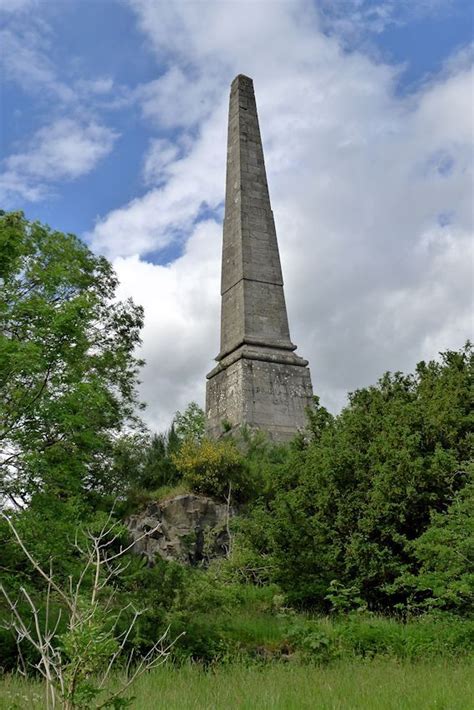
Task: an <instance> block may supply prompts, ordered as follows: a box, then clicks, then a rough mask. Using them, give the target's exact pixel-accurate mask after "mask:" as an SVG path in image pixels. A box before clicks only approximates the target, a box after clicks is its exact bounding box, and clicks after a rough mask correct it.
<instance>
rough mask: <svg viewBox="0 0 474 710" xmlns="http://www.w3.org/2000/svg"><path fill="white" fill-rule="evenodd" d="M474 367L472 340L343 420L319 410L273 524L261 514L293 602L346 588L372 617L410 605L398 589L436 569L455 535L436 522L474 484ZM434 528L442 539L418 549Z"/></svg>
mask: <svg viewBox="0 0 474 710" xmlns="http://www.w3.org/2000/svg"><path fill="white" fill-rule="evenodd" d="M473 364H474V354H473V350H472V346H471V345H470V344H469V343H468V344H467V345H466V347H465V348H464V349H462V350H461V351H459V352H452V351H448V352H446V353H443V354H442V356H441V359H440V361H439V362H435V361H433V362H429V363H424V362H422V363H420V364H419V365H418V367H417V369H416V372H415V374H414V375H403V374H402V373H395V374H390V373H387V374H386V375H384V376H383V377H382V378H381V380H380V381H379V382H378V384H377V385H376V386H372V387H367V388H364V389H361V390H358V391H356V392H354V393H353V394H352V395H350V400H349V404H348V406H347V407H346V408H345V410H343V412H342V413H341V414H340V415H339V416H338V417H336V418H335V419H334V420H331V419H330V418H328V417H327V416H326V413H325V412H321V411H318V405H316V411H315V412H314V413H313V415H312V421H311V432H312V436H310V437H309V443H307V444H306V445H305V443H304V441H303V442H302V441H299V442H298V447H294V450H293V452H292V455H291V456H290V459H289V462H288V465H287V466H285V467H284V468H283V470H282V471H280V472H278V475H277V476H275V488H274V490H275V494H274V499H273V500H272V501H271V502H270V503H269V510H267V513H266V515H264V517H263V520H262V511H261V509H260V510H259V512H258V515H259V524H260V527H263V528H265V535H263V534H262V535H261V536H260V537H261V539H262V540H263V539H266V540H267V541H268V542H267V550H266V551H267V552H270V554H271V557H272V563H273V570H274V579H275V581H277V582H279V583H280V584H281V585H282V587H283V588H284V589H285V591H286V592H287V594H288V595H289V597H290V598H291V600H292V601H294V602H297V603H300V604H305V605H315V606H320V607H322V608H326V606H327V599H326V597H327V595H328V593H330V585H331V582H332V581H333V580H336V581H337V582H338V583H339V585H342V587H344V588H347V589H348V588H353V590H354V594H356V595H357V596H359V597H361V598H362V599H363V600H364V601H365V602H367V603H368V604H369V606H371V608H373V609H379V610H388V609H393V608H394V607H395V606H397V607H399V606H400V605H402V606H403V605H404V604H405V602H406V601H407V598H408V594H407V591H406V590H405V589H404V588H403V587H402V586H401V585H397V584H396V580H397V579H398V578H404V577H405V576H406V575H417V574H418V573H419V571H420V566H421V564H423V565H425V566H426V564H427V557H426V554H427V550H429V549H430V548H429V545H431V544H432V541H433V540H434V537H435V535H436V534H437V535H438V537H439V535H440V534H442V532H440V531H441V530H444V529H445V528H444V526H442V525H441V523H440V522H439V521H440V520H442V519H444V518H442V517H441V518H439V517H437V514H439V515H440V516H443V515H444V514H445V513H446V511H447V510H448V508H449V506H450V505H451V504H452V501H453V499H454V498H455V496H456V495H457V494H458V491H461V490H462V489H463V488H464V487H465V486H466V484H467V481H468V480H469V473H468V468H469V460H470V459H472V441H473V439H472V424H473V416H472V402H471V396H472V394H471V393H472V372H473ZM463 511H464V512H463V515H464V516H466V515H469V514H471V515H472V512H471V513H469V510H468V508H467V507H465V508H464V509H463ZM450 519H451V520H452V523H451V528H450V529H452V526H454V524H455V522H456V520H457V518H453V517H452V514H451V517H450ZM432 520H434V521H438V523H437V528H436V530H437V531H438V532H437V533H435V531H432V533H431V534H428V533H427V534H426V537H425V538H422V539H423V540H424V542H423V544H422V543H420V546H418V547H417V546H416V544H415V541H417V540H418V539H419V538H420V536H423V535H424V533H425V531H426V530H427V529H428V528H429V526H430V524H431V523H432ZM440 525H441V527H440ZM446 530H447V528H446ZM253 537H254V538H255V539H257V538H258V535H256V534H255V531H254V532H253ZM463 554H465V553H463ZM423 555H424V556H423ZM433 564H435V562H434V556H433ZM436 564H438V563H436ZM438 566H439V564H438ZM426 569H428V567H426ZM453 569H454V567H453ZM333 586H334V585H333Z"/></svg>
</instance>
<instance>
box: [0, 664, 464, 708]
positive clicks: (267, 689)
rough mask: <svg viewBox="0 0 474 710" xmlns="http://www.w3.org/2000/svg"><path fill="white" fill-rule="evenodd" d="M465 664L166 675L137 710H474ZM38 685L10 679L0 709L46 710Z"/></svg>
mask: <svg viewBox="0 0 474 710" xmlns="http://www.w3.org/2000/svg"><path fill="white" fill-rule="evenodd" d="M472 670H473V668H472V666H471V665H470V664H469V663H467V662H466V661H462V662H453V661H451V662H442V661H437V662H432V663H429V664H428V663H424V662H419V663H400V662H398V661H396V660H395V659H382V658H380V659H376V660H372V661H363V660H353V661H341V662H338V663H335V664H333V665H331V666H324V667H321V666H304V665H300V664H296V663H288V664H278V665H277V664H267V665H263V666H250V667H246V666H245V665H242V664H231V665H227V666H220V667H218V668H214V669H212V670H208V671H204V670H202V668H200V667H198V666H192V665H187V666H183V667H181V668H176V667H173V666H167V667H162V668H160V669H157V670H156V671H153V672H151V673H150V674H149V675H147V676H144V677H142V678H141V679H140V680H139V682H138V683H137V685H136V686H135V687H134V690H133V693H134V696H135V698H134V700H133V704H132V708H134V709H136V710H161V709H163V710H164V709H165V708H166V709H167V710H175V709H176V710H227V709H229V710H231V709H232V710H233V709H234V708H236V709H238V710H270V709H271V710H280V709H281V710H306V708H307V709H308V710H309V709H311V710H473V709H474V674H473V673H472ZM43 707H44V705H43V704H42V691H41V687H40V685H39V684H34V683H31V682H27V681H24V680H22V679H19V678H16V677H8V678H5V679H4V680H3V682H1V683H0V708H2V710H3V709H5V710H7V709H8V710H23V708H25V709H26V708H28V709H29V710H37V709H39V708H43Z"/></svg>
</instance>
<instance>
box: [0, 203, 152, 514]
mask: <svg viewBox="0 0 474 710" xmlns="http://www.w3.org/2000/svg"><path fill="white" fill-rule="evenodd" d="M0 254H1V258H0V270H1V271H0V277H1V281H0V287H1V288H0V419H1V424H0V462H1V463H0V472H1V473H0V476H1V477H0V486H1V490H2V492H3V494H4V495H7V496H9V497H10V499H11V501H13V502H14V503H16V504H21V502H25V501H28V500H31V496H33V495H34V494H35V493H37V492H41V491H44V490H45V489H46V488H47V489H48V490H50V491H55V492H56V493H57V494H58V495H63V496H64V495H69V494H76V493H78V492H80V491H82V490H84V489H85V488H92V487H94V488H96V489H97V488H99V489H100V488H102V489H104V490H106V489H107V487H108V483H107V472H108V469H109V466H110V460H111V454H112V451H113V446H114V441H115V440H116V438H117V437H118V435H119V434H120V432H121V431H122V430H123V428H124V427H125V426H126V425H128V426H129V427H134V426H138V425H139V420H138V417H137V414H136V412H137V406H138V401H137V391H136V385H137V376H138V371H139V368H140V365H141V364H142V363H141V361H140V360H138V359H137V358H136V357H135V355H134V351H135V348H136V346H137V344H138V343H139V342H140V329H141V327H142V323H143V311H142V309H141V308H140V307H138V306H135V305H134V304H133V302H132V301H130V300H127V301H125V302H120V301H117V300H116V298H115V291H116V287H117V278H116V276H115V274H114V272H113V270H112V267H111V265H110V264H109V263H108V262H107V261H106V259H104V258H103V257H98V256H95V255H94V254H92V253H91V252H90V251H89V249H88V248H87V246H86V245H85V244H83V243H82V242H81V241H80V240H79V239H77V238H76V237H75V236H73V235H71V234H63V233H61V232H57V231H54V230H52V229H50V228H49V227H47V226H45V225H42V224H40V223H38V222H34V223H31V222H28V221H27V220H26V219H25V218H24V216H23V214H22V213H20V212H18V213H10V214H4V215H2V216H0Z"/></svg>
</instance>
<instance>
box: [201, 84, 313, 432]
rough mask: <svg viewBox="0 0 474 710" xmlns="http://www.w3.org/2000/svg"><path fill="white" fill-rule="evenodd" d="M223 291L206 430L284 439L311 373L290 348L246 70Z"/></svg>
mask: <svg viewBox="0 0 474 710" xmlns="http://www.w3.org/2000/svg"><path fill="white" fill-rule="evenodd" d="M221 297H222V307H221V349H220V353H219V355H218V356H217V358H216V360H217V361H218V365H217V367H215V368H214V370H212V372H210V373H209V375H208V376H207V377H208V383H207V394H206V414H207V429H208V433H209V434H210V435H211V436H219V435H220V434H221V433H222V431H223V428H225V429H227V430H228V429H229V428H230V429H232V430H233V429H237V428H238V427H240V426H242V425H248V426H250V427H252V428H258V429H262V430H264V431H266V432H267V433H268V434H269V436H270V437H271V438H272V439H274V440H277V441H283V440H287V439H289V438H291V437H292V436H293V435H294V434H295V433H296V432H297V430H298V429H300V428H301V427H303V426H304V424H305V409H306V407H307V405H309V404H310V402H311V397H312V386H311V377H310V373H309V369H308V368H307V364H308V363H307V361H306V360H303V359H302V358H300V357H299V356H297V355H296V354H295V353H294V352H293V351H294V350H295V349H296V346H295V345H293V343H292V342H291V339H290V331H289V327H288V316H287V311H286V304H285V296H284V293H283V278H282V271H281V265H280V255H279V252H278V243H277V237H276V231H275V224H274V220H273V212H272V209H271V205H270V196H269V192H268V185H267V177H266V173H265V162H264V158H263V148H262V141H261V137H260V129H259V124H258V116H257V107H256V103H255V96H254V90H253V82H252V80H251V79H249V78H248V77H246V76H243V75H241V74H239V76H237V77H236V78H235V79H234V81H233V82H232V86H231V93H230V104H229V128H228V146H227V179H226V199H225V217H224V234H223V248H222V283H221Z"/></svg>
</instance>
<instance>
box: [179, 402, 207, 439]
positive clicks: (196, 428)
mask: <svg viewBox="0 0 474 710" xmlns="http://www.w3.org/2000/svg"><path fill="white" fill-rule="evenodd" d="M205 424H206V415H205V414H204V411H203V410H202V409H201V407H200V406H199V405H198V404H196V402H190V403H189V404H188V406H187V407H186V409H185V410H184V412H179V411H178V412H176V414H175V415H174V419H173V429H174V431H175V432H176V435H177V437H178V439H179V440H180V441H186V440H192V441H196V442H198V443H199V442H201V441H202V440H203V438H204V431H205Z"/></svg>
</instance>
